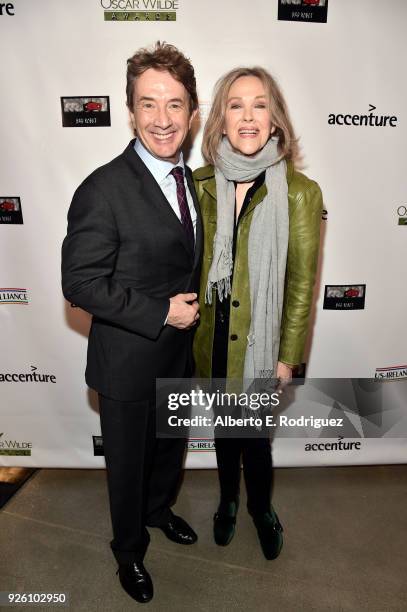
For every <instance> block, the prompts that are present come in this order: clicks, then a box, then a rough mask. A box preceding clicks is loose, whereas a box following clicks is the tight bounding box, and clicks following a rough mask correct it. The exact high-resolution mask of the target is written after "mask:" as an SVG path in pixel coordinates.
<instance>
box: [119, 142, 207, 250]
mask: <svg viewBox="0 0 407 612" xmlns="http://www.w3.org/2000/svg"><path fill="white" fill-rule="evenodd" d="M133 145H134V140H133V141H131V142H130V144H129V145H128V147H127V148H126V149H125V150H124V152H123V156H124V157H125V159H126V161H127V162H128V163H129V164H130V165H131V166H132V168H133V170H134V171H135V172H136V173H137V175H138V178H139V180H140V195H141V197H142V198H143V199H145V200H146V201H148V205H149V206H154V207H155V209H156V211H157V212H158V214H159V215H160V216H161V217H162V219H163V223H165V224H166V226H167V227H170V228H172V229H173V230H174V231H175V232H176V233H177V235H178V236H179V238H180V240H181V242H182V244H183V245H184V247H185V249H186V250H187V251H188V253H189V255H190V256H192V252H191V247H190V245H189V243H188V239H187V236H186V234H185V231H184V228H183V227H182V223H181V221H180V220H179V219H178V217H177V215H176V214H175V212H174V211H173V209H172V207H171V205H170V203H169V202H168V200H167V198H166V197H165V195H164V194H163V192H162V190H161V187H160V186H159V184H158V183H157V181H156V180H155V178H154V177H153V175H152V174H151V172H150V170H149V169H148V168H147V166H146V165H145V164H144V162H143V161H142V160H141V159H140V157H139V156H138V155H137V153H136V151H135V150H134V148H133ZM187 180H188V176H187ZM188 186H189V187H190V182H189V181H188ZM190 192H191V195H192V197H193V199H194V206H195V208H197V203H195V199H196V195H195V191H194V188H193V184H192V189H191V187H190ZM198 208H199V206H198ZM197 215H198V212H197ZM200 225H202V224H201V223H200ZM197 228H198V218H197ZM201 231H202V229H201ZM195 251H196V249H195Z"/></svg>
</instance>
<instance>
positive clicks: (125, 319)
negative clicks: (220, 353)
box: [62, 43, 202, 602]
mask: <svg viewBox="0 0 407 612" xmlns="http://www.w3.org/2000/svg"><path fill="white" fill-rule="evenodd" d="M126 92H127V105H128V108H129V111H130V117H131V120H132V123H133V127H134V130H135V134H136V137H137V138H136V139H135V140H133V141H132V142H130V144H129V145H128V147H127V148H126V149H125V151H124V152H123V153H122V154H121V155H119V156H118V157H116V158H115V159H113V161H111V162H110V163H108V164H106V165H105V166H102V167H101V168H98V169H97V170H95V171H94V172H93V173H92V174H91V175H90V176H89V177H88V178H87V179H85V181H84V182H83V183H82V184H81V185H80V187H79V188H78V189H77V191H76V192H75V195H74V197H73V200H72V204H71V207H70V209H69V213H68V232H67V236H66V238H65V240H64V243H63V247H62V286H63V292H64V295H65V297H66V298H67V299H68V300H69V301H71V302H73V303H74V304H76V305H77V306H79V307H81V308H83V309H84V310H86V311H88V312H90V313H91V314H92V315H93V320H92V327H91V331H90V335H89V343H88V360H87V369H86V381H87V384H88V385H89V386H90V387H92V388H93V389H96V391H97V392H98V393H99V405H100V418H101V427H102V435H103V444H104V451H105V458H106V468H107V477H108V487H109V498H110V510H111V517H112V525H113V540H112V543H111V546H112V550H113V552H114V555H115V557H116V560H117V562H118V564H119V570H118V573H119V577H120V581H121V584H122V586H123V588H124V589H125V590H126V591H127V593H129V595H130V596H131V597H133V598H134V599H136V600H137V601H139V602H147V601H149V600H150V599H151V598H152V596H153V585H152V581H151V578H150V576H149V574H148V572H147V571H146V569H145V567H144V565H143V559H144V555H145V552H146V549H147V546H148V543H149V534H148V531H147V529H146V526H149V527H158V528H160V529H161V530H162V531H163V532H164V534H165V535H166V536H167V537H168V538H170V539H171V540H173V541H175V542H177V543H180V544H192V543H194V542H195V541H196V539H197V536H196V534H195V533H194V531H193V530H192V529H191V527H190V526H189V525H188V524H187V523H186V522H185V521H184V520H183V519H181V518H180V517H177V516H176V515H174V514H173V513H172V511H171V510H170V504H171V503H172V501H173V498H174V495H175V492H176V489H177V485H178V482H179V477H180V473H181V469H182V463H183V456H184V449H185V440H184V439H164V438H161V439H159V438H157V437H156V431H155V408H156V406H155V382H156V378H182V377H185V376H189V375H190V374H191V370H192V351H191V340H192V333H193V326H194V325H195V324H196V321H197V319H198V318H199V313H198V309H199V306H198V303H197V300H196V298H197V289H198V283H199V271H200V260H201V251H202V223H201V217H200V212H199V206H198V203H197V199H196V194H195V191H194V187H193V182H192V176H191V171H190V170H189V168H187V167H186V166H185V165H184V162H183V157H182V152H181V147H182V144H183V142H184V140H185V138H186V136H187V135H188V132H189V129H190V127H191V123H192V120H193V118H194V115H195V113H196V112H197V108H198V99H197V94H196V83H195V76H194V70H193V67H192V65H191V64H190V62H189V60H188V59H187V58H186V57H185V56H184V55H183V54H182V53H180V51H178V50H177V49H176V48H175V47H173V46H172V45H168V44H165V43H164V44H162V43H156V45H155V47H154V48H153V49H141V50H140V51H138V52H137V53H136V54H135V55H134V56H133V57H132V58H130V59H129V60H128V62H127V88H126Z"/></svg>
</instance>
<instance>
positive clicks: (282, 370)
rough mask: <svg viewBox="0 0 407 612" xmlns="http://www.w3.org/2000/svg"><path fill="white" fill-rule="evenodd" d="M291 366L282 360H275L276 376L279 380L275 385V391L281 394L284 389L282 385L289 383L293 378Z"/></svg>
mask: <svg viewBox="0 0 407 612" xmlns="http://www.w3.org/2000/svg"><path fill="white" fill-rule="evenodd" d="M293 367H294V366H290V365H288V364H287V363H283V362H282V361H278V362H277V372H276V376H277V378H278V379H279V381H280V382H279V384H278V386H277V393H279V394H281V393H282V392H283V391H284V387H286V386H287V385H289V384H290V382H291V380H292V378H293Z"/></svg>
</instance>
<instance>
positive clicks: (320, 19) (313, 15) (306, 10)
mask: <svg viewBox="0 0 407 612" xmlns="http://www.w3.org/2000/svg"><path fill="white" fill-rule="evenodd" d="M278 18H279V19H280V20H282V21H313V22H315V23H326V21H327V18H328V0H279V2H278Z"/></svg>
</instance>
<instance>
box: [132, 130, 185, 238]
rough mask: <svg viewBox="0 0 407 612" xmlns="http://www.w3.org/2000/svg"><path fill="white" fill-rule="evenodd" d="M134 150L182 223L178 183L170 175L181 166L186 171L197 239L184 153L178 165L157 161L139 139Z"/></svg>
mask: <svg viewBox="0 0 407 612" xmlns="http://www.w3.org/2000/svg"><path fill="white" fill-rule="evenodd" d="M134 150H135V151H136V153H137V155H138V156H139V157H140V158H141V160H142V161H143V162H144V163H145V165H146V166H147V168H148V169H149V170H150V172H151V174H152V175H153V177H154V178H155V180H156V181H157V183H158V185H159V186H160V188H161V191H162V192H163V194H164V196H165V198H166V199H167V200H168V203H169V205H170V206H171V208H172V210H173V211H174V212H175V214H176V215H177V217H178V219H179V220H180V222H181V213H180V210H179V206H178V197H177V183H176V181H175V178H174V176H173V175H172V174H170V172H171V170H172V169H173V168H176V167H177V166H180V167H181V168H182V169H183V171H184V185H185V192H186V194H187V202H188V206H189V212H190V214H191V221H192V225H193V228H194V236H195V238H196V210H195V206H194V202H193V200H192V196H191V193H190V191H189V188H188V183H187V179H186V177H185V165H184V158H183V155H182V152H180V155H179V161H178V163H177V164H173V163H172V162H169V161H165V160H163V159H157V158H156V157H154V156H153V155H151V153H150V152H149V151H147V149H146V148H145V146H144V145H143V144H142V143H141V141H140V140H139V139H138V138H137V140H136V142H135V143H134Z"/></svg>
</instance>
